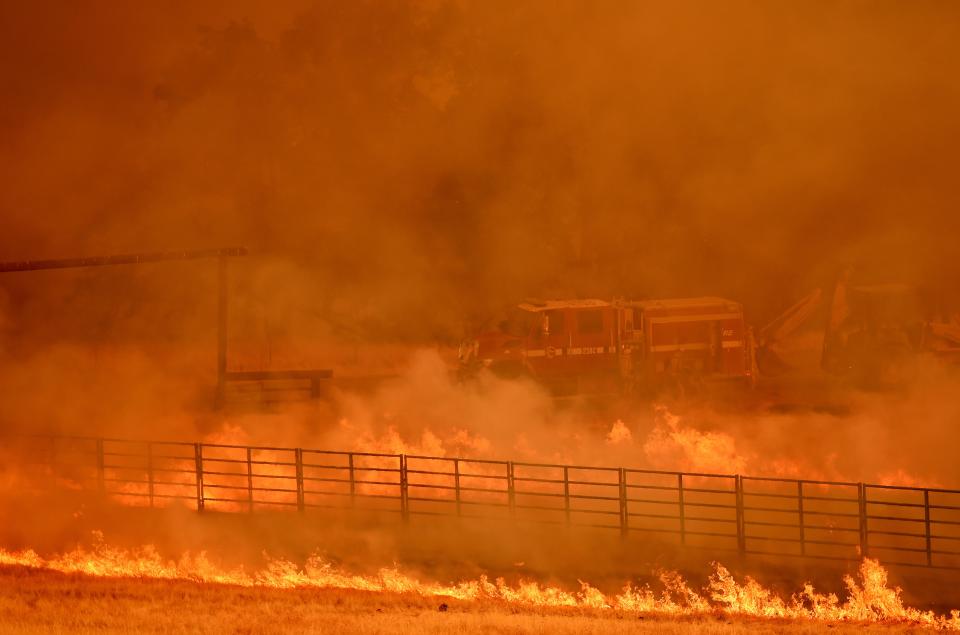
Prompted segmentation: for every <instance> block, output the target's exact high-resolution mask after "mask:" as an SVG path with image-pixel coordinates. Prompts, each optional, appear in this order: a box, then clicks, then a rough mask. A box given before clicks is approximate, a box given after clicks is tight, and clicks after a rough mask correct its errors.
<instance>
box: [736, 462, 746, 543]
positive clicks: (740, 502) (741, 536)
mask: <svg viewBox="0 0 960 635" xmlns="http://www.w3.org/2000/svg"><path fill="white" fill-rule="evenodd" d="M733 487H734V492H735V493H734V499H735V502H736V507H737V551H739V552H740V553H741V554H742V553H744V552H745V551H746V550H747V521H746V514H745V513H744V499H743V477H742V476H740V475H739V474H737V475H735V476H734V477H733Z"/></svg>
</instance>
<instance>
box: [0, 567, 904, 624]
mask: <svg viewBox="0 0 960 635" xmlns="http://www.w3.org/2000/svg"><path fill="white" fill-rule="evenodd" d="M443 607H446V610H442V609H443ZM828 627H829V629H828ZM867 628H869V630H871V631H873V632H878V633H900V632H907V631H910V630H913V628H914V627H912V626H908V625H895V624H873V625H870V626H869V627H867ZM863 629H864V626H863V625H858V624H824V623H821V622H810V621H802V620H787V619H759V618H751V617H746V616H730V615H726V614H724V613H719V612H714V613H707V614H700V615H676V616H672V615H656V614H651V615H637V614H635V613H631V612H627V611H620V610H601V609H591V608H585V607H580V608H551V607H542V606H518V605H512V604H506V603H503V602H496V601H492V600H487V601H478V602H472V601H463V600H456V599H453V598H444V599H438V598H434V597H425V596H423V595H420V594H418V593H413V592H407V593H377V592H372V591H359V590H353V589H305V588H298V589H275V588H267V587H239V586H234V585H215V584H197V583H193V582H188V581H182V580H157V579H130V578H98V577H94V576H89V575H84V574H62V573H59V572H54V571H49V570H44V569H32V568H27V567H15V566H4V567H0V630H2V631H3V632H16V633H46V632H51V631H53V632H63V631H68V632H77V633H95V632H97V633H99V632H124V633H170V632H192V633H230V632H232V633H266V632H314V633H324V632H325V633H447V632H492V633H561V634H562V633H570V634H573V633H601V632H602V633H628V632H629V633H663V634H672V633H706V634H715V635H734V634H738V633H745V632H750V633H774V632H776V633H796V634H812V633H824V632H828V630H829V632H831V633H838V632H839V633H844V632H851V633H852V632H854V631H855V630H856V631H857V632H860V631H862V630H863Z"/></svg>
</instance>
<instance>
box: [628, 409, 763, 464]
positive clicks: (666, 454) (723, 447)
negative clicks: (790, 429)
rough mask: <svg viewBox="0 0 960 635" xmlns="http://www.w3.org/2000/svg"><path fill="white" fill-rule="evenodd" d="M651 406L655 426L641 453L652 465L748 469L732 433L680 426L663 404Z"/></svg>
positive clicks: (675, 416) (674, 416)
mask: <svg viewBox="0 0 960 635" xmlns="http://www.w3.org/2000/svg"><path fill="white" fill-rule="evenodd" d="M654 409H655V411H656V419H657V425H656V427H655V428H654V429H653V431H652V432H651V433H650V435H649V436H648V437H647V440H646V442H645V443H644V444H643V451H644V454H646V456H647V459H648V460H649V461H650V463H651V464H652V465H654V466H657V467H661V468H663V469H671V470H674V469H681V470H686V471H693V472H711V473H718V474H733V473H736V474H742V473H744V472H746V471H747V470H746V467H747V457H745V456H743V455H741V454H740V453H739V452H738V451H737V447H736V442H735V441H734V438H733V437H732V436H730V435H729V434H725V433H722V432H701V431H700V430H697V429H696V428H691V427H686V426H683V425H681V421H680V417H679V416H677V415H675V414H673V413H672V412H670V411H669V410H668V409H667V408H666V407H665V406H662V405H656V406H654Z"/></svg>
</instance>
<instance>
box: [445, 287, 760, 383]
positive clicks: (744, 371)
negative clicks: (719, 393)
mask: <svg viewBox="0 0 960 635" xmlns="http://www.w3.org/2000/svg"><path fill="white" fill-rule="evenodd" d="M460 365H461V370H462V371H463V372H465V373H470V372H475V371H476V370H478V369H479V368H488V369H490V370H491V371H492V372H494V373H496V374H498V375H502V376H519V375H529V376H532V377H535V378H537V379H539V380H540V381H542V382H543V383H545V384H547V385H548V386H550V387H551V388H553V389H555V390H556V391H559V392H564V393H566V392H589V391H592V390H593V389H598V388H600V387H601V386H604V385H607V386H608V385H610V383H611V380H613V381H614V383H616V384H618V385H619V387H620V388H621V389H624V390H627V391H630V390H634V389H643V388H657V387H658V386H661V385H664V384H670V383H674V382H687V381H691V380H693V381H700V380H706V379H714V378H729V379H744V380H751V379H752V377H753V375H754V374H753V349H752V344H751V338H750V333H749V331H748V330H747V328H746V326H745V324H744V319H743V307H742V306H741V305H740V304H739V303H737V302H732V301H730V300H724V299H723V298H714V297H704V298H680V299H667V300H640V301H628V300H616V301H613V302H607V301H604V300H595V299H588V300H531V301H527V302H524V303H522V304H520V305H518V306H517V307H516V308H515V309H513V310H512V312H511V313H510V314H509V316H508V317H507V319H505V320H503V321H502V322H501V323H500V324H499V325H498V328H497V329H496V330H492V331H488V332H484V333H481V334H479V335H478V336H477V337H476V338H474V339H472V340H468V341H466V342H464V344H463V345H462V346H461V349H460Z"/></svg>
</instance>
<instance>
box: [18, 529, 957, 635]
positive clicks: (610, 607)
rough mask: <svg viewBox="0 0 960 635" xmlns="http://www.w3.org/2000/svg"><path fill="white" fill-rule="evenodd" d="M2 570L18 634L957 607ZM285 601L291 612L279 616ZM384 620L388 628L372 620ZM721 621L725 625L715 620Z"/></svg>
mask: <svg viewBox="0 0 960 635" xmlns="http://www.w3.org/2000/svg"><path fill="white" fill-rule="evenodd" d="M0 565H2V566H3V569H2V571H0V576H2V578H3V579H5V580H7V581H9V584H3V585H0V586H2V587H3V588H4V589H6V590H5V591H4V592H3V593H4V596H3V597H4V599H3V604H2V608H0V617H2V618H3V622H2V623H4V624H6V625H8V626H16V628H17V629H18V630H25V631H30V630H43V629H48V628H49V629H59V628H68V629H70V630H81V631H82V630H124V631H130V630H141V631H147V632H152V631H156V630H177V631H179V630H187V629H189V630H191V631H197V630H211V631H212V630H216V631H218V632H220V631H224V630H237V629H239V630H244V631H259V630H274V629H278V628H283V629H293V630H309V629H314V630H321V631H322V630H327V629H329V630H336V631H344V630H348V631H351V632H381V631H397V630H412V631H415V632H417V631H428V632H429V631H433V630H437V631H439V630H444V631H448V630H453V629H468V630H471V629H472V630H478V629H481V628H483V629H488V628H489V629H493V630H501V631H520V632H526V631H530V632H533V631H538V632H540V631H545V630H546V631H550V632H558V631H559V632H564V631H568V632H589V631H590V630H601V629H602V630H604V631H609V630H611V629H613V630H615V631H616V630H618V629H619V628H621V625H622V624H624V623H630V624H632V625H634V626H636V624H638V623H639V621H640V620H648V619H650V620H653V621H656V622H664V621H665V620H666V621H667V622H665V623H666V624H668V625H669V628H666V627H665V626H664V624H661V625H660V626H659V627H658V630H659V632H663V631H664V630H666V631H667V632H674V631H670V630H669V629H670V628H673V629H678V630H676V632H680V631H682V630H684V629H689V628H693V627H695V628H696V630H697V631H698V632H703V631H704V630H705V628H706V627H707V626H709V627H710V628H711V629H718V630H716V632H736V628H741V627H744V626H746V625H752V626H756V625H762V626H765V627H770V626H772V625H777V628H778V630H781V627H785V626H784V625H790V628H795V629H799V630H798V632H811V631H810V629H814V625H819V626H818V627H830V628H836V627H838V626H842V625H849V624H858V625H860V626H864V625H874V626H876V625H882V626H903V627H918V626H923V627H929V628H934V629H941V630H960V615H958V613H957V612H956V611H954V612H953V613H952V614H951V616H950V617H944V616H938V615H935V614H934V613H932V612H926V611H920V610H917V609H913V608H910V607H907V606H905V605H904V603H903V601H902V599H901V596H900V590H899V589H897V588H891V587H889V586H888V584H887V573H886V570H885V569H884V568H883V567H882V566H881V565H880V564H879V563H877V562H875V561H872V560H869V559H868V560H864V561H863V563H862V564H861V567H860V571H859V576H858V577H857V578H856V579H855V578H853V577H847V578H846V579H845V584H846V587H847V592H846V594H845V595H846V597H845V598H842V599H841V598H838V597H837V596H836V595H833V594H821V593H818V592H817V591H815V590H814V589H813V588H812V586H810V585H806V586H805V587H804V588H803V590H802V591H801V592H799V593H796V594H794V595H793V596H791V597H789V598H784V597H781V596H779V595H778V594H776V593H775V592H773V591H771V590H769V589H767V588H765V587H764V586H762V585H761V584H760V583H758V582H757V581H755V580H752V579H750V578H745V579H743V580H742V581H741V580H737V579H735V578H734V577H733V576H732V575H731V574H730V573H729V572H728V571H727V570H726V569H725V568H724V567H723V566H721V565H719V564H715V565H714V572H713V574H712V575H711V577H710V579H709V583H708V584H707V586H706V587H705V588H704V589H702V590H697V589H694V588H691V587H690V586H689V585H688V584H687V582H686V581H685V580H684V579H683V578H682V577H681V576H680V575H679V574H677V573H674V572H664V573H662V574H661V576H660V582H661V587H662V588H660V589H657V590H654V589H651V588H650V587H648V586H641V587H635V586H630V585H627V586H626V587H624V588H623V589H621V590H620V591H619V592H616V593H609V592H608V593H604V592H603V591H601V590H599V589H597V588H594V587H592V586H590V585H589V584H587V583H584V582H581V583H580V588H579V589H578V590H570V589H564V588H560V587H557V586H551V585H545V584H541V583H538V582H532V581H523V580H521V581H518V582H516V583H513V584H511V583H508V582H506V581H504V580H502V579H496V580H491V579H488V578H486V577H482V576H481V577H480V578H478V579H475V580H467V581H461V582H458V583H454V584H442V583H435V582H427V581H422V580H418V579H417V578H415V577H413V576H410V575H408V574H406V573H404V572H403V571H401V570H399V569H398V568H396V567H392V568H383V569H380V571H379V572H377V573H376V574H374V575H357V574H353V573H350V572H348V571H346V570H343V569H341V568H338V567H336V566H333V565H331V564H330V563H328V562H325V561H323V560H321V559H319V558H311V559H310V560H308V561H307V562H306V563H305V564H303V565H297V564H295V563H293V562H290V561H288V560H283V559H268V560H267V562H266V564H265V565H264V566H263V567H261V568H258V569H255V570H251V571H247V570H245V569H243V568H232V569H231V568H226V567H222V566H220V565H218V564H216V563H215V562H214V561H212V560H211V559H210V558H208V557H207V556H206V555H205V554H202V553H201V554H197V555H190V554H185V555H183V556H181V557H180V558H179V560H176V561H173V560H168V559H165V558H163V557H162V556H160V555H159V553H158V552H157V551H156V550H155V549H154V548H152V547H143V548H140V549H137V550H126V549H122V548H117V547H112V546H109V545H106V544H104V543H103V542H100V543H98V544H97V545H95V546H94V547H93V548H91V549H85V548H81V547H78V548H76V549H74V550H73V551H70V552H67V553H63V554H59V555H54V556H49V557H42V556H40V555H38V554H37V553H35V552H33V551H30V550H22V551H5V550H0ZM285 594H286V595H285ZM174 605H176V610H172V607H173V606H174ZM290 605H293V606H295V608H293V609H287V608H285V607H287V606H290ZM111 607H113V608H111ZM441 607H446V608H445V609H443V610H438V609H440V608H441ZM248 608H249V611H248V610H247V609H248ZM153 613H157V616H156V619H154V618H152V617H151V615H152V614H153ZM438 613H442V614H445V615H440V616H438V615H436V614H438ZM383 614H394V616H395V617H396V619H382V618H383V617H385V616H384V615H383ZM675 620H680V622H675ZM731 620H733V621H734V624H728V623H727V622H729V621H731ZM554 621H556V623H554ZM404 624H406V626H407V628H402V626H403V625H404ZM728 627H732V628H728ZM725 629H726V630H725ZM804 629H807V630H804ZM814 630H815V629H814Z"/></svg>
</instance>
